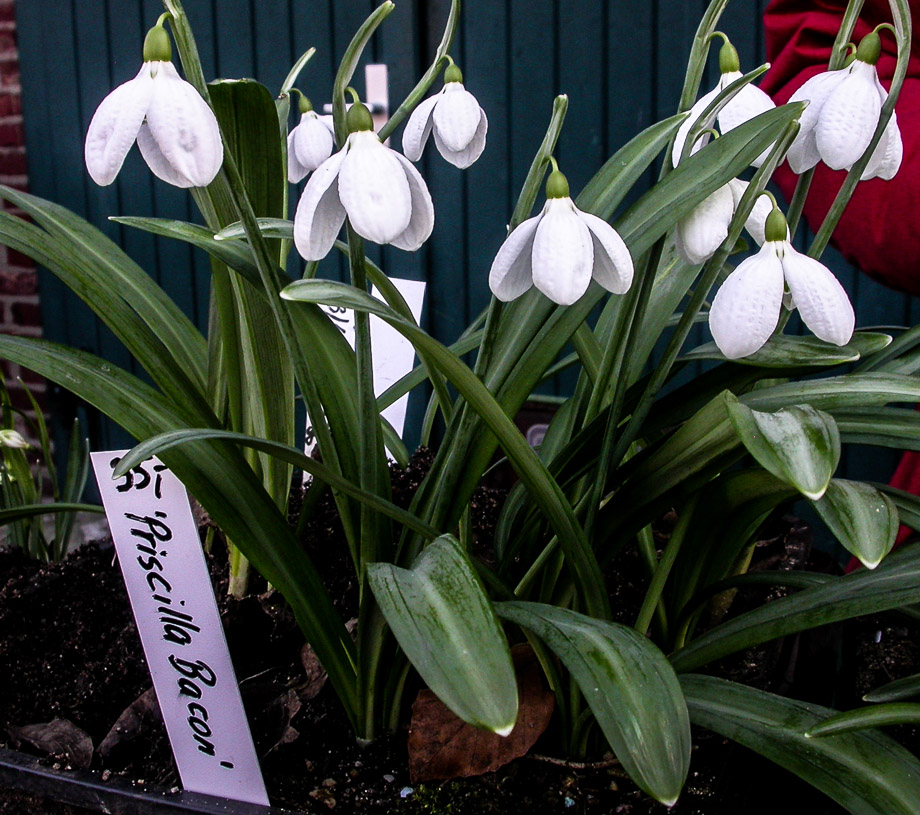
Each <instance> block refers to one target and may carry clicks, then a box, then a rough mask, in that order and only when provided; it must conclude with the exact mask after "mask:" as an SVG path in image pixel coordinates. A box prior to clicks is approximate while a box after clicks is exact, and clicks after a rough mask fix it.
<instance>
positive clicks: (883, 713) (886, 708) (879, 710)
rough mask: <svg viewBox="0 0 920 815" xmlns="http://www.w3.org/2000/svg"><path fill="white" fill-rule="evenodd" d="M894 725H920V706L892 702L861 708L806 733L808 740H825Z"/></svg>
mask: <svg viewBox="0 0 920 815" xmlns="http://www.w3.org/2000/svg"><path fill="white" fill-rule="evenodd" d="M892 724H920V704H917V703H916V702H892V703H891V704H885V705H873V706H872V707H861V708H859V709H857V710H848V711H847V712H846V713H838V714H836V715H834V716H829V717H828V718H826V719H825V720H824V721H823V722H820V723H818V724H816V725H814V726H812V727H810V728H808V731H807V732H806V733H805V735H806V736H807V737H808V738H819V737H820V738H824V737H825V736H833V735H836V734H838V733H851V732H853V731H854V730H866V729H867V728H870V727H885V726H886V725H892Z"/></svg>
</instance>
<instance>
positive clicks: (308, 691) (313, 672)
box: [298, 642, 327, 702]
mask: <svg viewBox="0 0 920 815" xmlns="http://www.w3.org/2000/svg"><path fill="white" fill-rule="evenodd" d="M300 664H301V665H303V671H304V673H305V674H306V676H307V681H306V682H304V684H303V685H301V686H300V687H299V688H298V693H299V695H300V698H301V699H302V700H303V701H305V702H308V701H310V699H315V698H316V696H317V694H318V693H319V692H320V691H321V690H322V689H323V685H325V684H326V679H327V676H326V671H325V670H324V669H323V666H322V665H320V662H319V658H318V657H317V656H316V651H314V650H313V647H312V646H311V645H310V643H308V642H306V643H304V645H303V648H301V649H300Z"/></svg>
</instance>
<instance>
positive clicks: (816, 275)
mask: <svg viewBox="0 0 920 815" xmlns="http://www.w3.org/2000/svg"><path fill="white" fill-rule="evenodd" d="M880 28H881V27H880ZM721 36H723V37H724V35H721ZM880 51H881V41H880V38H879V34H878V29H876V31H873V32H872V33H870V34H869V35H867V36H866V37H865V38H864V39H863V41H862V42H861V43H860V45H859V47H858V48H857V49H856V53H855V57H854V59H853V60H852V61H851V63H850V64H848V65H847V66H846V67H845V68H843V69H841V70H838V71H827V72H824V73H821V74H818V75H817V76H815V77H813V78H812V79H810V80H808V82H806V83H805V84H804V85H803V86H802V87H801V88H800V89H799V90H798V91H796V93H795V94H793V96H792V98H791V99H790V102H796V101H807V102H808V103H809V104H808V106H807V107H806V109H805V112H804V114H803V116H802V118H801V120H800V128H799V133H798V134H797V136H796V138H795V140H794V142H793V144H792V145H791V147H790V149H789V152H788V154H787V159H788V161H789V164H790V166H791V167H792V169H793V170H794V171H795V172H796V173H801V172H804V171H805V170H808V169H811V168H812V167H814V166H815V165H816V164H817V163H818V162H819V161H824V162H825V163H826V164H827V165H828V166H830V167H831V168H832V169H837V170H842V169H846V170H849V169H850V168H851V167H852V166H853V165H854V164H855V163H856V162H857V161H858V160H859V159H860V158H861V157H862V156H863V155H864V153H865V152H866V150H867V149H868V147H869V145H870V143H871V141H872V137H873V135H874V132H875V129H876V127H877V125H878V122H879V117H880V113H881V107H882V105H883V104H884V102H885V100H886V99H887V93H886V91H885V90H884V89H883V88H882V86H881V84H880V83H879V80H878V75H877V73H876V70H875V67H874V66H875V63H876V62H877V60H878V57H879V54H880ZM719 62H720V68H721V73H722V75H721V78H720V81H719V84H718V85H717V86H716V88H714V89H713V90H712V91H710V92H709V93H707V94H705V95H704V96H703V97H701V99H700V100H699V101H698V102H696V104H694V106H693V107H692V108H691V110H690V113H689V115H688V117H687V120H686V121H685V122H684V123H683V125H682V126H681V128H680V129H679V131H678V136H677V139H676V140H675V145H674V151H673V153H672V159H673V163H674V164H675V165H677V164H678V163H679V161H680V160H681V158H682V157H683V154H684V153H685V152H686V150H687V148H686V139H687V136H688V134H689V131H690V129H691V127H692V126H694V125H697V126H698V127H700V126H702V127H705V128H709V127H711V126H712V125H713V124H714V123H715V121H716V120H718V123H719V126H720V128H721V130H722V132H725V131H727V130H730V129H732V128H733V127H736V126H737V125H738V124H741V123H742V122H743V121H746V120H748V119H750V118H752V117H753V116H755V115H757V114H758V113H761V112H763V111H765V110H767V109H769V108H770V107H772V105H773V103H772V101H771V100H770V99H769V97H767V96H766V94H764V93H763V92H762V91H760V90H759V89H758V88H756V87H754V86H753V85H746V86H744V87H742V88H741V89H740V90H739V91H738V93H737V94H736V96H734V97H732V98H731V99H729V100H728V101H727V102H726V103H725V105H724V106H723V107H722V108H721V110H720V111H719V112H718V113H717V114H714V115H711V116H710V118H709V120H708V121H704V122H700V121H699V120H700V118H701V116H702V114H703V112H704V110H705V109H706V108H707V107H708V106H709V105H710V104H711V103H712V102H713V101H714V100H715V98H716V96H717V95H718V94H719V93H720V92H722V91H723V90H725V89H726V88H727V87H728V86H729V85H730V84H731V83H732V82H734V81H735V80H737V79H740V78H741V73H740V71H739V65H738V59H737V53H736V52H735V51H734V49H733V48H732V47H731V46H730V44H729V43H728V40H727V38H725V44H724V45H723V47H722V51H721V52H720V56H719ZM707 140H708V133H707V132H706V131H704V134H703V136H702V137H701V138H700V140H699V141H698V142H697V143H695V144H694V145H692V147H691V148H690V152H694V151H696V150H697V149H699V148H700V147H702V146H703V145H704V144H705V142H706V141H707ZM902 153H903V148H902V146H901V136H900V131H899V129H898V126H897V119H896V117H895V116H894V115H892V117H891V119H890V120H889V122H888V124H887V125H886V127H885V129H884V130H883V132H882V134H881V138H880V141H879V143H878V144H877V146H876V148H875V150H874V151H873V153H872V155H871V156H870V158H869V161H868V163H867V165H866V167H865V169H864V171H863V173H862V175H861V179H862V180H866V179H869V178H874V177H880V178H883V179H886V180H887V179H890V178H892V177H893V176H894V175H895V174H896V173H897V170H898V168H899V167H900V163H901V158H902ZM764 158H765V156H760V157H758V159H757V160H755V162H754V165H755V166H759V165H760V164H761V163H762V161H763V160H764ZM743 183H744V182H739V181H738V180H737V179H736V180H733V181H731V182H729V184H728V185H726V187H723V188H721V189H720V190H716V191H715V192H714V193H713V194H712V195H710V196H709V197H707V198H706V199H705V200H704V201H703V202H702V203H701V204H700V205H699V206H698V207H696V208H695V209H694V210H693V211H692V212H691V213H690V214H689V215H688V216H687V217H685V218H684V219H682V221H681V222H680V223H679V224H678V226H677V229H676V234H675V244H676V248H677V250H678V252H679V254H681V256H682V257H683V258H684V259H685V260H686V261H687V262H689V263H694V264H695V263H702V262H704V261H705V260H707V259H708V258H709V257H711V255H712V254H714V253H715V251H716V250H717V249H718V247H719V246H720V245H721V244H722V243H723V241H724V240H725V238H726V237H727V234H728V228H729V223H730V222H731V219H732V217H733V215H734V210H735V207H736V206H737V204H738V201H739V200H740V198H741V195H742V194H743V191H744V189H743V187H742V186H741V185H742V184H743ZM765 201H766V199H759V201H758V204H756V205H755V207H754V209H753V210H752V212H751V215H750V216H749V217H748V219H747V221H746V223H745V227H746V228H747V230H748V232H750V233H751V235H752V236H753V237H754V238H755V240H756V241H757V243H759V244H762V248H761V250H760V252H758V253H757V254H756V255H755V256H753V257H751V258H748V259H747V260H745V261H743V262H742V263H741V264H740V265H739V266H738V268H737V269H736V270H735V271H734V272H732V274H731V275H729V277H728V278H727V279H726V281H725V283H724V284H723V285H722V287H721V288H720V290H719V292H718V294H717V295H716V298H715V300H714V301H713V304H712V308H711V310H710V316H709V325H710V330H711V331H712V334H713V338H714V339H715V341H716V344H717V345H718V347H719V349H720V350H721V351H722V352H723V353H724V354H725V356H727V357H729V358H732V359H736V358H740V357H744V356H748V355H750V354H752V353H754V352H755V351H757V350H758V349H759V348H761V347H762V346H763V345H764V343H765V342H766V341H767V339H769V337H770V336H771V334H772V333H773V331H774V330H775V328H776V325H777V323H778V321H779V315H780V313H781V310H782V304H783V303H784V302H785V303H786V304H787V306H789V307H790V308H793V307H797V308H798V309H799V313H800V316H801V317H802V320H803V322H804V323H805V325H806V326H807V327H808V328H809V329H811V330H812V332H813V333H814V334H815V335H816V336H817V337H819V338H820V339H823V340H825V341H827V342H832V343H834V344H837V345H844V344H846V343H847V342H849V340H850V338H851V337H852V333H853V327H854V323H855V319H854V315H853V308H852V305H851V304H850V302H849V298H848V297H847V295H846V292H845V291H844V289H843V287H842V286H841V285H840V283H839V282H838V281H837V279H836V278H835V277H834V275H833V274H832V273H831V272H830V271H829V270H828V269H827V268H826V267H825V266H823V265H822V264H821V263H819V262H818V261H816V260H814V259H812V258H809V257H807V256H805V255H802V254H800V253H799V252H797V251H796V250H795V249H794V248H793V247H792V245H791V243H789V240H788V235H787V234H786V229H787V228H786V224H785V219H782V220H781V221H780V218H781V217H782V216H781V215H780V214H779V212H778V210H776V209H775V206H774V207H773V208H772V214H771V215H770V216H769V217H766V218H765V214H766V212H767V211H769V210H770V209H771V208H770V207H768V206H765ZM771 219H773V222H772V225H770V221H771ZM784 283H785V286H788V289H789V291H788V294H784Z"/></svg>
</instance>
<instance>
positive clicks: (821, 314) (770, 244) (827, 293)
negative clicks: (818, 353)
mask: <svg viewBox="0 0 920 815" xmlns="http://www.w3.org/2000/svg"><path fill="white" fill-rule="evenodd" d="M787 235H788V228H787V226H786V219H785V218H784V217H783V216H782V214H781V213H780V212H779V211H778V210H776V209H774V210H773V212H771V213H770V217H769V218H768V219H767V225H766V241H765V242H764V245H763V247H762V248H761V250H760V251H759V252H758V253H757V254H756V255H754V256H753V257H749V258H748V259H747V260H744V261H742V262H741V263H740V264H738V267H737V268H736V269H735V270H734V271H733V272H732V273H731V274H730V275H729V276H728V277H727V278H726V280H725V282H724V283H723V284H722V287H721V288H720V289H719V291H718V292H717V293H716V296H715V299H714V300H713V301H712V307H711V309H710V311H709V329H710V331H711V332H712V336H713V339H714V340H715V342H716V345H717V346H718V347H719V350H720V351H721V352H722V353H723V354H724V355H725V356H726V357H728V358H729V359H739V358H741V357H746V356H749V355H751V354H753V353H754V352H755V351H757V350H758V349H760V348H761V347H762V346H763V345H764V343H765V342H766V341H767V340H768V339H770V336H771V335H772V334H773V331H774V330H775V329H776V326H777V323H778V322H779V315H780V309H781V308H782V307H783V302H784V293H785V287H786V286H788V288H789V298H790V299H791V306H792V307H794V308H798V310H799V314H800V315H801V317H802V322H804V323H805V325H806V326H807V327H808V328H809V329H811V331H812V332H813V333H814V335H815V336H816V337H818V338H819V339H822V340H824V341H825V342H830V343H833V344H834V345H846V344H847V343H848V342H849V341H850V339H851V337H852V336H853V327H854V325H855V322H856V318H855V315H854V314H853V306H852V305H850V299H849V297H847V293H846V291H845V290H844V288H843V286H841V285H840V283H839V281H838V280H837V278H836V277H834V275H833V274H832V273H831V271H830V270H829V269H828V268H827V267H826V266H824V265H823V264H822V263H820V262H818V261H817V260H814V259H813V258H810V257H808V256H807V255H803V254H801V253H800V252H798V251H796V250H795V249H794V248H793V246H792V244H791V243H790V242H789V240H788V239H787V237H784V236H787Z"/></svg>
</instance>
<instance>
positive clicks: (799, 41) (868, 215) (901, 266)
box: [761, 0, 920, 295]
mask: <svg viewBox="0 0 920 815" xmlns="http://www.w3.org/2000/svg"><path fill="white" fill-rule="evenodd" d="M845 7H846V2H845V0H810V1H809V0H773V2H771V3H770V5H769V7H768V8H767V10H766V12H765V14H764V29H765V33H766V40H767V59H768V60H770V62H771V63H772V66H773V67H772V68H771V69H770V71H769V72H768V73H767V75H766V76H765V77H764V81H763V82H762V83H761V87H762V88H763V89H764V90H765V91H766V92H767V93H769V94H770V95H771V96H772V97H773V98H774V99H775V101H776V102H777V103H783V102H786V101H787V100H788V99H789V97H790V96H791V95H792V93H793V92H794V91H795V90H796V89H797V88H798V87H799V86H800V85H802V83H803V82H805V80H806V79H809V78H810V77H812V76H814V75H815V74H817V73H820V72H821V71H824V70H827V63H828V59H829V58H830V52H831V46H832V45H833V43H834V38H835V37H836V36H837V30H838V29H839V27H840V21H841V19H842V17H843V11H844V9H845ZM910 8H911V15H912V17H913V19H914V20H920V0H910ZM882 22H889V23H890V22H891V11H890V9H889V6H888V2H887V0H866V4H865V6H864V7H863V11H862V14H861V17H860V21H859V23H857V26H856V30H855V32H854V34H853V41H854V42H855V43H857V44H858V43H859V40H860V39H861V38H862V37H863V36H864V35H865V34H868V33H869V32H870V31H871V30H872V29H873V28H875V26H876V25H878V24H879V23H882ZM914 30H915V31H917V30H918V29H917V28H916V27H915V28H914ZM881 38H882V55H881V58H880V59H879V61H878V73H879V79H880V80H881V82H882V84H883V85H884V86H885V87H886V88H887V87H888V86H889V84H890V81H891V77H892V74H893V73H894V66H895V44H894V36H893V35H892V34H891V32H890V31H882V32H881ZM895 110H896V112H897V114H898V124H899V126H900V129H901V137H902V139H903V142H904V161H903V163H902V165H901V169H900V171H899V172H898V174H897V175H896V176H895V177H894V178H893V179H892V180H891V181H881V180H879V179H873V180H872V181H863V182H860V184H858V185H857V187H856V192H855V194H854V195H853V198H852V199H851V201H850V203H849V205H848V206H847V209H846V211H845V212H844V214H843V217H842V218H841V220H840V224H839V226H838V227H837V230H836V232H835V235H834V238H833V240H832V243H833V244H834V246H836V247H837V248H838V249H839V250H840V251H841V252H842V253H843V254H844V256H845V257H846V258H847V259H848V260H849V261H850V262H851V263H853V264H854V265H856V266H857V267H859V268H860V269H861V270H862V271H864V272H866V273H867V274H868V275H870V276H871V277H874V278H876V279H877V280H880V281H881V282H882V283H885V284H886V285H888V286H890V287H891V288H894V289H899V290H900V291H904V292H907V293H909V294H915V295H920V37H916V36H915V37H914V41H913V43H912V46H911V55H910V62H909V67H908V76H907V79H906V80H905V82H904V85H903V87H902V88H901V94H900V96H899V97H898V103H897V105H896V107H895ZM844 176H845V173H844V172H834V171H832V170H829V169H828V168H827V167H826V166H825V165H824V164H819V165H818V168H817V170H816V172H815V177H814V181H813V182H812V186H811V190H810V192H809V195H808V201H807V203H806V205H805V220H806V221H807V222H808V224H809V225H810V226H811V227H812V228H813V229H816V228H817V227H818V226H819V225H820V223H821V221H822V220H823V218H824V215H825V214H826V213H827V210H828V209H829V208H830V205H831V203H832V202H833V200H834V196H835V195H836V194H837V190H838V189H839V188H840V184H841V183H842V182H843V178H844ZM774 181H775V182H776V183H777V184H778V186H779V187H780V189H781V190H782V191H783V194H784V195H786V196H787V198H788V197H789V196H791V194H792V190H793V189H794V188H795V181H796V176H795V175H794V174H793V173H792V171H791V170H790V169H789V167H788V166H787V165H785V164H784V165H783V166H782V167H781V168H780V169H779V170H778V171H777V173H776V174H775V175H774Z"/></svg>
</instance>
